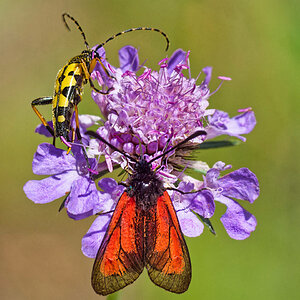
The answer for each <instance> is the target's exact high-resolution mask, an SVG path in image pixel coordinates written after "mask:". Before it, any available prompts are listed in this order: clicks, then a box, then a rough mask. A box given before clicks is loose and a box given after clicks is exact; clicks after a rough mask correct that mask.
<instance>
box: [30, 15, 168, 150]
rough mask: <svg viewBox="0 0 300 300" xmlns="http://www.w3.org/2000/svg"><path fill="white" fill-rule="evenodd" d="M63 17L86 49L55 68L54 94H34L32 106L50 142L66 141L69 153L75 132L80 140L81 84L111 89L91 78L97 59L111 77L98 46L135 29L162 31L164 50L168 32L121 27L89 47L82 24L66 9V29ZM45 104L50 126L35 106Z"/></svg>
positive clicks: (138, 28) (107, 92) (140, 28)
mask: <svg viewBox="0 0 300 300" xmlns="http://www.w3.org/2000/svg"><path fill="white" fill-rule="evenodd" d="M66 17H67V18H69V19H70V20H72V21H73V22H74V23H75V25H76V26H77V28H78V30H79V31H80V33H81V35H82V37H83V40H84V44H85V47H86V50H83V51H82V53H81V54H79V55H76V56H75V57H73V58H71V59H70V60H69V61H68V62H67V64H66V65H65V66H64V67H63V68H62V69H61V70H60V71H59V72H58V74H57V77H56V81H55V88H54V96H53V97H41V98H37V99H35V100H33V101H32V102H31V106H32V108H33V110H34V112H35V113H36V114H37V116H38V117H39V119H40V120H41V122H42V123H43V125H44V126H45V127H46V128H47V129H48V131H49V132H50V133H51V135H52V136H53V145H55V138H57V137H59V138H60V139H61V141H62V142H63V143H64V144H65V145H67V147H68V153H69V152H70V150H71V144H70V142H74V139H75V133H76V135H77V138H78V139H79V140H80V141H81V135H80V131H79V120H78V108H77V106H78V104H79V102H80V101H81V96H82V93H83V85H85V84H87V83H88V82H89V83H90V86H91V88H92V89H93V90H94V91H96V92H97V93H101V94H104V95H106V94H109V92H110V89H108V90H107V91H105V92H104V91H100V90H99V89H97V88H96V87H95V86H94V84H93V82H92V80H91V77H90V74H91V73H92V71H93V70H94V68H95V66H96V64H97V62H99V63H100V65H101V66H102V68H103V69H104V71H105V73H106V74H107V76H108V77H110V78H112V76H110V75H109V72H108V70H107V69H106V68H105V66H104V65H103V63H102V61H101V57H100V56H99V54H98V53H97V52H96V51H97V50H98V49H100V48H101V47H103V46H104V45H105V44H107V43H108V42H110V41H111V40H113V39H115V38H116V37H118V36H120V35H122V34H124V33H128V32H131V31H137V30H150V31H156V32H159V33H160V34H162V35H163V36H164V38H165V39H166V42H167V47H166V51H167V50H168V48H169V44H170V42H169V39H168V37H167V35H166V34H165V33H164V32H162V31H161V30H159V29H156V28H151V27H137V28H131V29H127V30H125V31H121V32H119V33H117V34H115V35H113V36H111V37H110V38H108V39H107V40H106V41H105V42H103V43H101V44H99V45H98V46H97V47H96V49H95V50H92V49H91V48H90V46H89V44H88V42H87V40H86V37H85V34H84V32H83V30H82V28H81V26H80V25H79V23H78V22H77V21H76V20H75V19H74V18H73V17H72V16H70V15H69V14H67V13H64V14H63V15H62V18H63V22H64V23H65V25H66V27H67V29H69V30H70V28H69V26H68V24H67V22H66ZM47 104H52V122H53V129H52V128H51V127H50V126H49V125H48V123H47V121H46V120H45V118H44V117H43V115H42V114H41V113H40V112H39V111H38V109H37V108H36V106H38V105H47ZM73 111H75V122H76V132H74V129H73V128H71V118H72V115H73ZM70 130H71V131H72V139H70V136H69V132H70Z"/></svg>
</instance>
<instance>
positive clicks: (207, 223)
mask: <svg viewBox="0 0 300 300" xmlns="http://www.w3.org/2000/svg"><path fill="white" fill-rule="evenodd" d="M193 213H194V214H195V215H196V216H197V217H198V218H199V219H200V220H201V221H202V222H203V223H204V225H206V226H207V227H208V229H209V231H210V232H211V233H212V234H214V235H216V232H215V230H214V228H213V226H212V224H211V222H210V219H208V218H204V217H202V216H200V215H199V214H197V213H196V212H194V211H193Z"/></svg>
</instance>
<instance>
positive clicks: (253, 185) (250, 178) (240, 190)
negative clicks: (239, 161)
mask: <svg viewBox="0 0 300 300" xmlns="http://www.w3.org/2000/svg"><path fill="white" fill-rule="evenodd" d="M218 185H219V187H221V188H222V195H224V196H227V197H233V198H236V199H242V200H247V201H249V202H250V203H253V202H254V200H255V199H256V198H257V197H258V196H259V183H258V180H257V178H256V176H255V174H254V173H252V172H251V171H250V170H249V169H248V168H241V169H239V170H236V171H233V172H231V173H229V174H227V175H225V176H223V177H221V178H220V179H219V180H218Z"/></svg>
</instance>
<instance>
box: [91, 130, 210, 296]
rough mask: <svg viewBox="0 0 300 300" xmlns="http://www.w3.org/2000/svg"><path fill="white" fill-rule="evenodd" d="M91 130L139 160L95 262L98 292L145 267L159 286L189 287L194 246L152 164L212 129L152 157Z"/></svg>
mask: <svg viewBox="0 0 300 300" xmlns="http://www.w3.org/2000/svg"><path fill="white" fill-rule="evenodd" d="M87 134H89V135H90V136H93V137H95V138H97V139H99V140H100V141H102V142H104V143H105V144H107V145H108V146H109V147H111V148H112V150H115V151H118V152H121V153H122V154H123V155H124V156H125V157H127V158H128V159H130V160H131V161H133V162H134V167H133V173H132V174H131V175H130V176H129V179H128V186H127V190H126V191H124V192H123V194H122V196H121V197H120V199H119V201H118V204H117V206H116V208H115V211H114V213H113V216H112V218H111V221H110V224H109V226H108V229H107V231H106V233H105V236H104V238H103V241H102V243H101V246H100V248H99V250H98V253H97V256H96V259H95V262H94V266H93V271H92V286H93V288H94V290H95V292H96V293H98V294H100V295H108V294H111V293H114V292H116V291H118V290H120V289H122V288H124V287H125V286H127V285H129V284H131V283H133V282H134V281H135V280H136V279H137V278H138V277H139V275H140V274H141V273H142V271H143V269H144V268H146V269H147V271H148V275H149V277H150V279H151V280H152V282H153V283H154V284H156V285H157V286H159V287H162V288H164V289H165V290H168V291H170V292H173V293H183V292H185V291H186V290H187V289H188V287H189V284H190V281H191V275H192V273H191V261H190V256H189V251H188V248H187V245H186V242H185V240H184V237H183V234H182V232H181V229H180V225H179V222H178V219H177V216H176V212H175V209H174V207H173V204H172V201H171V199H170V196H169V194H168V192H167V191H166V189H165V188H164V187H163V182H162V181H161V180H160V179H159V178H158V177H157V175H156V174H155V172H154V171H153V170H152V168H151V163H152V162H153V161H154V160H157V159H159V158H161V157H164V156H165V155H166V154H167V153H169V152H171V151H173V150H174V149H176V148H179V147H180V146H181V145H183V144H185V143H186V142H188V141H190V140H192V139H194V138H195V137H197V136H199V135H206V132H205V131H202V130H199V131H196V132H195V133H194V134H192V135H191V136H189V137H188V138H187V139H185V140H184V141H182V142H180V143H179V144H177V145H176V146H175V147H173V148H171V149H169V150H168V151H166V152H164V153H163V154H162V155H159V156H157V157H155V158H154V159H152V160H150V161H149V162H147V161H146V160H145V159H144V158H143V157H140V158H139V159H138V160H136V159H135V158H133V157H131V156H129V155H127V154H126V153H124V152H122V151H120V150H118V149H117V148H115V147H114V146H113V145H111V144H110V143H108V142H107V141H105V140H104V139H103V138H102V137H101V136H99V135H98V134H97V133H95V132H92V131H88V132H87Z"/></svg>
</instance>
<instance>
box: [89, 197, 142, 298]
mask: <svg viewBox="0 0 300 300" xmlns="http://www.w3.org/2000/svg"><path fill="white" fill-rule="evenodd" d="M139 217H140V216H139V214H137V213H136V201H135V198H134V197H129V196H128V194H127V192H124V193H123V194H122V196H121V198H120V200H119V202H118V204H117V206H116V209H115V211H114V214H113V216H112V219H111V221H110V224H109V226H108V229H107V231H106V234H105V236H104V238H103V242H102V244H101V246H100V248H99V251H98V253H97V256H96V259H95V262H94V266H93V271H92V286H93V288H94V290H95V291H96V293H98V294H100V295H108V294H111V293H113V292H115V291H118V290H120V289H122V288H123V287H125V286H126V285H128V284H130V283H132V282H134V281H135V280H136V279H137V278H138V276H139V275H140V274H141V273H142V271H143V268H144V262H143V253H142V251H143V250H142V247H139V246H137V243H136V239H143V232H136V226H135V224H136V222H140V221H142V220H138V218H139ZM139 243H143V240H140V241H139Z"/></svg>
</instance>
